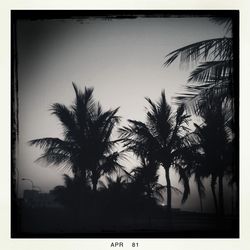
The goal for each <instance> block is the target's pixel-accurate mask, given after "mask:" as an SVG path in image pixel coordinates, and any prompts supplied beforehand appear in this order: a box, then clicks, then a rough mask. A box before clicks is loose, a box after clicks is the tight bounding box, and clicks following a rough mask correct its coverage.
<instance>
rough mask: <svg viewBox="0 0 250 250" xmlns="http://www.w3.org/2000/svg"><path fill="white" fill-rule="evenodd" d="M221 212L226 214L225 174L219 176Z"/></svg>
mask: <svg viewBox="0 0 250 250" xmlns="http://www.w3.org/2000/svg"><path fill="white" fill-rule="evenodd" d="M219 213H220V215H224V195H223V175H222V174H220V176H219Z"/></svg>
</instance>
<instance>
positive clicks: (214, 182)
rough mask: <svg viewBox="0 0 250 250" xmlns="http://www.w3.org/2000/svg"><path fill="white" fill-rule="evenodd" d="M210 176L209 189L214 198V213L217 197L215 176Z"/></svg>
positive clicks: (216, 210) (216, 209) (216, 207)
mask: <svg viewBox="0 0 250 250" xmlns="http://www.w3.org/2000/svg"><path fill="white" fill-rule="evenodd" d="M214 178H215V177H213V176H212V181H211V190H212V194H213V198H214V206H215V212H216V214H217V213H218V205H217V197H216V192H215V185H216V178H215V179H214Z"/></svg>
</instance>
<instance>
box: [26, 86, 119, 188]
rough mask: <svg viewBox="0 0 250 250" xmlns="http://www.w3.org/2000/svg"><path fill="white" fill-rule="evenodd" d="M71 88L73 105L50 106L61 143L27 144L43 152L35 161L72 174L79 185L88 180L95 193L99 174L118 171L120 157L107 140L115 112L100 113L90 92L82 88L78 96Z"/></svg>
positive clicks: (45, 140) (37, 141) (40, 141)
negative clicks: (68, 170) (59, 125)
mask: <svg viewBox="0 0 250 250" xmlns="http://www.w3.org/2000/svg"><path fill="white" fill-rule="evenodd" d="M73 88H74V91H75V95H76V97H75V101H74V103H73V105H71V106H70V107H69V108H67V107H66V106H65V105H63V104H59V103H55V104H53V105H52V106H51V111H52V114H54V115H56V117H57V118H58V119H59V120H60V122H61V125H62V127H63V139H59V138H51V137H47V138H41V139H35V140H31V141H30V142H29V144H30V145H35V146H39V147H40V148H41V149H43V151H44V153H43V154H42V155H41V156H40V157H39V158H38V159H37V161H41V160H42V161H43V160H45V161H46V162H47V163H48V165H56V166H58V167H60V168H63V169H70V170H72V172H73V175H74V178H76V179H78V180H81V181H82V182H83V183H86V182H87V181H88V180H91V183H92V189H93V190H94V191H96V190H97V184H98V180H99V178H100V177H101V176H102V175H103V174H105V173H111V172H113V171H116V170H117V169H119V168H122V166H121V165H120V164H119V163H118V158H119V156H120V153H119V152H117V151H114V150H113V149H114V146H115V144H116V143H117V142H118V140H112V139H111V136H112V131H113V129H114V127H115V125H116V124H117V123H118V122H119V117H118V116H117V115H116V113H117V111H118V108H116V109H114V110H111V109H110V110H108V111H103V109H102V107H101V105H100V103H99V102H98V103H97V102H95V101H94V99H93V88H86V87H85V91H84V92H82V91H81V90H80V89H78V88H77V86H76V85H75V84H74V83H73Z"/></svg>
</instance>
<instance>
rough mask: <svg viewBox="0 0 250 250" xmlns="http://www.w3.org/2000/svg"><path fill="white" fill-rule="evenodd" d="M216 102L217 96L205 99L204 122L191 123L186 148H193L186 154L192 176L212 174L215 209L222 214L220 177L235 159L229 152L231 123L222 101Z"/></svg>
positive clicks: (231, 136) (226, 171) (230, 170)
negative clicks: (206, 100) (209, 99)
mask: <svg viewBox="0 0 250 250" xmlns="http://www.w3.org/2000/svg"><path fill="white" fill-rule="evenodd" d="M216 104H217V102H216V99H213V100H212V102H210V103H207V109H206V111H205V112H203V115H202V117H203V123H202V124H201V125H197V124H194V125H195V127H196V129H195V131H194V132H193V133H190V134H189V135H188V136H189V138H188V140H187V141H188V147H189V149H190V148H193V149H196V150H194V153H193V155H192V156H191V157H190V155H189V157H190V158H191V159H190V162H191V168H190V172H191V173H193V174H195V180H196V179H197V178H200V179H203V178H205V177H209V176H210V177H211V190H212V194H213V199H214V204H215V210H216V212H217V213H220V214H221V215H223V214H224V197H223V196H224V195H223V177H224V175H225V174H230V175H232V169H233V164H234V162H233V160H232V156H231V154H230V152H231V150H232V148H231V147H232V141H233V137H234V135H233V132H232V129H231V127H230V124H231V122H230V120H231V119H230V118H229V117H228V116H229V114H228V113H226V112H225V109H223V108H222V107H221V105H216ZM196 176H197V178H196ZM217 180H218V182H219V185H218V190H219V195H218V199H217V195H216V189H215V188H216V184H217ZM197 181H199V179H197ZM197 184H198V182H197ZM201 187H202V186H201ZM218 202H219V204H218Z"/></svg>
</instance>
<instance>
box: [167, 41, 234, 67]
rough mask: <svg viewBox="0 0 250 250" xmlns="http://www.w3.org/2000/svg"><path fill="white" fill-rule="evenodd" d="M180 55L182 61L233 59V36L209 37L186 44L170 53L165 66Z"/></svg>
mask: <svg viewBox="0 0 250 250" xmlns="http://www.w3.org/2000/svg"><path fill="white" fill-rule="evenodd" d="M178 56H180V63H189V62H191V61H195V62H197V61H198V60H211V61H214V60H221V61H222V60H230V59H232V58H231V56H232V38H227V37H223V38H216V39H209V40H204V41H200V42H197V43H194V44H190V45H187V46H184V47H182V48H180V49H177V50H175V51H173V52H171V53H169V54H168V55H167V56H166V58H168V59H167V60H166V61H165V63H164V66H169V65H170V64H171V63H172V62H173V61H174V60H176V59H177V57H178Z"/></svg>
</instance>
